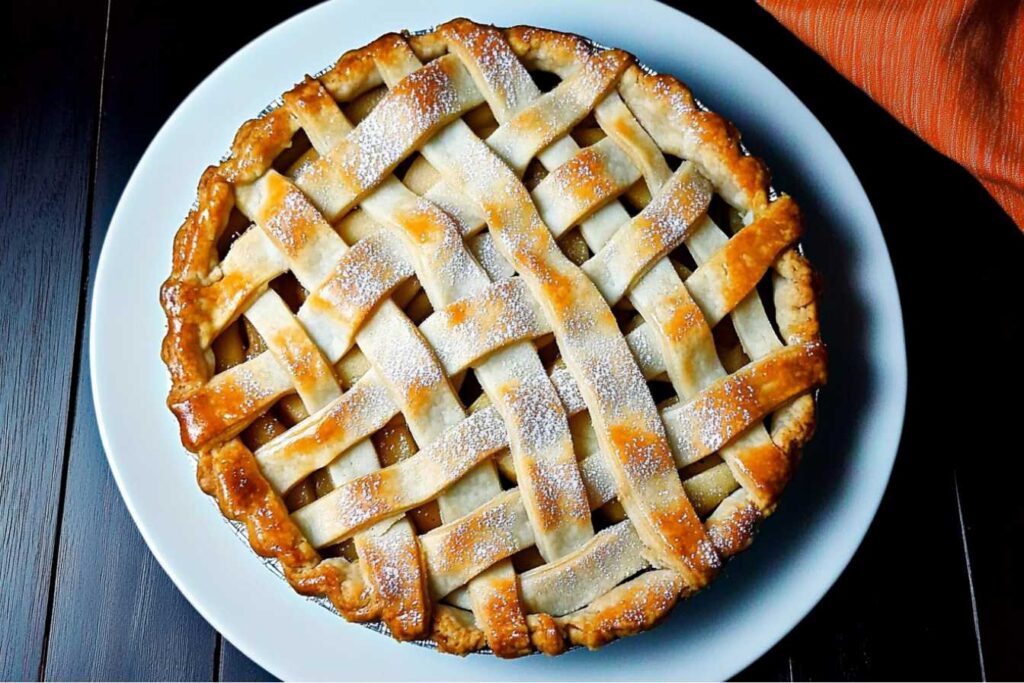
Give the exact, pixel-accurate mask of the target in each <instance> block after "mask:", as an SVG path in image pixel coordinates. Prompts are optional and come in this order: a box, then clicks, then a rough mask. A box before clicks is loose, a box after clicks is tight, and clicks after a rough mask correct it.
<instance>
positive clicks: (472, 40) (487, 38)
mask: <svg viewBox="0 0 1024 683" xmlns="http://www.w3.org/2000/svg"><path fill="white" fill-rule="evenodd" d="M464 43H465V44H466V46H467V47H468V48H469V50H470V53H471V55H472V57H473V59H474V62H475V64H476V65H477V67H478V68H479V70H480V75H481V76H482V77H483V80H484V82H485V83H487V86H488V87H489V88H490V89H491V90H492V91H493V93H494V95H493V96H492V97H488V98H487V99H488V102H490V103H491V107H492V108H493V109H494V111H495V115H496V117H497V118H498V121H499V123H501V122H503V121H504V120H505V119H507V118H508V117H509V116H511V115H512V114H513V113H514V112H516V111H518V109H519V107H521V106H522V105H523V104H524V102H523V101H522V99H523V98H521V97H520V88H519V87H518V86H520V79H523V78H525V79H527V80H529V79H530V75H529V74H528V73H527V72H526V69H524V68H523V66H522V64H520V63H519V59H518V58H517V57H516V55H515V53H514V52H512V48H510V47H509V45H508V43H506V42H505V39H504V37H502V35H501V34H500V33H499V32H498V31H496V30H494V29H492V28H483V27H473V28H472V29H470V30H469V31H467V32H466V35H465V41H464ZM530 83H531V84H532V81H530ZM523 94H524V95H527V96H528V95H529V93H523Z"/></svg>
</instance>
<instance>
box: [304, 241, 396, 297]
mask: <svg viewBox="0 0 1024 683" xmlns="http://www.w3.org/2000/svg"><path fill="white" fill-rule="evenodd" d="M412 275H413V269H412V266H411V265H409V263H408V262H407V261H406V259H405V258H404V255H402V254H400V253H399V251H398V248H397V246H396V245H395V244H394V243H393V242H392V241H391V238H389V237H388V235H387V234H386V233H377V234H375V235H372V236H370V237H367V238H366V239H364V240H362V241H360V242H357V243H356V244H355V246H353V247H352V248H351V249H349V250H348V252H346V253H345V256H344V257H342V259H341V261H339V262H338V265H337V266H336V267H335V269H334V274H333V275H331V277H330V279H329V280H327V282H325V283H324V285H323V287H321V288H320V290H319V291H318V292H317V295H318V296H320V297H321V298H322V299H324V300H325V301H327V302H328V303H330V304H332V305H333V306H335V307H337V308H338V309H340V310H352V309H356V310H367V309H369V308H371V307H373V306H375V305H376V304H377V303H378V302H379V301H380V300H381V299H382V298H384V296H385V295H386V294H387V293H388V292H390V291H391V290H392V289H393V288H394V287H395V286H396V285H398V283H400V282H401V281H402V280H405V279H406V278H408V277H411V276H412Z"/></svg>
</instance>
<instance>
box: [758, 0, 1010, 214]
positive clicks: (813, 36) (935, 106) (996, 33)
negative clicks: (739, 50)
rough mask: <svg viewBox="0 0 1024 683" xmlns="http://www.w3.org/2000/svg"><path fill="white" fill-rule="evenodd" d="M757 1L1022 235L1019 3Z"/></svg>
mask: <svg viewBox="0 0 1024 683" xmlns="http://www.w3.org/2000/svg"><path fill="white" fill-rule="evenodd" d="M757 1H758V2H759V3H760V4H761V6H763V7H764V8H765V9H766V10H768V11H769V12H771V13H772V14H773V15H774V16H775V18H776V19H778V20H779V21H780V22H782V24H784V25H785V26H786V27H787V28H789V30H790V31H792V32H793V33H795V34H796V35H797V37H799V38H800V40H802V41H803V42H804V43H806V44H807V45H809V46H810V47H812V48H813V49H814V50H815V51H816V52H817V53H818V54H820V55H821V56H822V57H824V58H825V59H826V60H828V61H829V63H830V64H832V66H833V67H835V68H836V69H837V70H838V71H839V72H840V73H842V74H843V75H844V76H846V77H847V78H848V79H849V80H850V81H852V82H853V83H854V84H856V85H857V86H858V87H860V88H861V89H862V90H864V91H865V92H866V93H867V94H868V95H870V96H871V98H872V99H874V100H875V101H876V102H878V103H879V104H880V105H882V106H883V107H885V108H886V109H887V110H888V111H889V113H891V114H892V115H893V116H895V117H896V118H897V119H899V120H900V121H901V122H902V123H903V124H904V125H905V126H907V127H909V128H910V129H911V130H913V131H914V132H915V133H917V134H918V135H919V136H921V137H922V138H924V140H926V141H927V142H928V143H929V144H930V145H931V146H932V147H934V148H935V149H937V150H939V151H940V152H942V153H943V154H945V155H946V156H948V157H950V158H952V159H954V160H956V161H957V162H959V163H960V164H961V165H963V166H964V167H966V168H967V169H968V170H969V171H970V172H971V173H973V174H974V176H975V177H977V178H978V180H980V181H981V182H982V184H983V185H984V186H985V188H986V189H987V190H988V191H989V193H990V194H991V195H992V196H993V197H994V198H995V199H996V201H998V202H999V203H1000V204H1001V205H1002V207H1003V208H1004V209H1005V210H1006V212H1007V213H1009V214H1010V216H1011V217H1012V218H1013V220H1014V221H1015V222H1016V223H1017V226H1018V227H1019V228H1021V229H1022V230H1024V2H1021V0H757ZM922 199H923V200H924V201H928V200H927V198H922Z"/></svg>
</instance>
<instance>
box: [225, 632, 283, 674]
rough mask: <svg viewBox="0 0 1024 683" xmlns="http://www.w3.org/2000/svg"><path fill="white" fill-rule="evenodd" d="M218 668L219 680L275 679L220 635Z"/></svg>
mask: <svg viewBox="0 0 1024 683" xmlns="http://www.w3.org/2000/svg"><path fill="white" fill-rule="evenodd" d="M220 642H221V649H220V669H219V675H218V677H217V680H221V681H276V680H277V679H276V678H275V677H274V676H272V675H270V673H268V672H267V671H266V670H265V669H263V668H262V667H261V666H260V665H258V664H256V663H255V662H254V661H252V660H251V659H249V658H248V657H246V656H245V655H244V654H242V653H241V652H240V651H239V650H238V648H236V647H235V646H234V645H232V644H231V643H230V642H229V641H228V639H227V638H224V637H223V636H221V641H220Z"/></svg>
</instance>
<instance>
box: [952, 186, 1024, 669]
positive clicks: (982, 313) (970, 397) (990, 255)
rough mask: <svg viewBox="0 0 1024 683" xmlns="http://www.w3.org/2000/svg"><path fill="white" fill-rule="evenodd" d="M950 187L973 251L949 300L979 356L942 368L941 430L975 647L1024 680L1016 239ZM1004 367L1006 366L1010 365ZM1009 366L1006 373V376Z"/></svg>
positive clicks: (997, 217)
mask: <svg viewBox="0 0 1024 683" xmlns="http://www.w3.org/2000/svg"><path fill="white" fill-rule="evenodd" d="M966 189H967V191H965V192H963V193H962V194H960V195H958V197H959V201H957V202H956V206H955V207H952V212H953V213H952V215H950V217H949V221H948V224H949V225H961V226H964V227H965V233H966V231H967V230H970V231H971V233H970V239H971V240H972V241H973V240H976V242H975V243H976V244H977V245H978V249H977V255H976V256H975V257H974V258H971V259H969V260H968V261H967V262H966V263H963V266H964V267H965V270H966V272H965V273H964V275H963V276H961V278H960V280H961V282H962V283H963V284H962V285H961V286H960V287H957V288H955V289H954V292H952V293H951V294H952V295H953V296H954V297H955V298H954V301H953V302H951V306H952V307H957V308H958V309H959V310H963V311H971V313H970V314H969V315H970V318H971V319H972V320H973V321H974V322H973V323H972V327H973V333H972V332H970V331H969V332H967V333H966V335H965V337H966V339H965V342H967V343H970V342H971V341H972V340H973V341H974V343H975V344H976V345H977V346H976V348H977V349H978V350H979V351H980V358H979V360H980V359H981V358H983V359H984V361H983V362H982V363H980V364H978V365H977V366H976V367H974V368H964V369H963V371H962V372H954V373H950V374H951V375H952V376H951V377H947V379H948V380H950V382H951V385H952V386H951V387H950V389H949V395H950V396H955V397H957V398H959V399H960V400H959V405H960V407H959V408H958V409H956V410H949V409H947V414H949V415H950V417H951V418H954V419H955V421H956V427H955V428H951V429H949V430H948V432H949V434H948V436H949V437H950V438H951V440H952V443H953V445H954V446H955V450H954V453H955V454H956V455H954V456H952V459H953V460H954V468H955V472H956V479H955V482H956V490H955V492H956V495H957V500H958V502H959V503H960V510H959V511H960V521H961V524H962V527H961V529H962V532H963V534H962V538H961V541H962V543H963V544H964V547H965V550H967V551H969V552H968V555H967V557H966V562H967V563H968V564H967V567H968V569H969V570H970V572H971V574H972V576H973V579H974V592H973V594H972V596H971V597H972V603H973V605H974V607H975V608H976V611H975V615H974V616H975V619H976V621H975V624H974V626H975V628H976V630H977V633H976V636H977V638H978V647H979V650H980V653H979V654H980V656H981V657H983V659H984V663H985V673H986V675H987V676H988V678H989V679H991V680H1001V681H1007V680H1024V656H1021V651H1020V644H1021V643H1022V642H1024V583H1022V581H1021V577H1022V576H1024V540H1022V539H1024V503H1021V498H1020V495H1019V494H1017V493H1016V492H1015V490H1014V488H1013V487H1014V484H1015V483H1016V482H1019V481H1021V480H1022V478H1024V461H1022V460H1021V458H1020V454H1021V450H1022V448H1021V445H1020V440H1019V438H1018V437H1016V435H1015V434H1014V426H1015V425H1017V424H1019V423H1018V422H1017V421H1018V420H1019V419H1020V411H1021V406H1022V400H1021V398H1020V390H1019V382H1020V377H1021V372H1020V370H1019V363H1020V360H1019V354H1020V350H1021V349H1022V348H1024V315H1022V314H1021V312H1022V304H1021V302H1022V301H1024V277H1022V276H1021V264H1024V239H1022V238H1021V235H1020V232H1019V230H1018V228H1017V226H1016V225H1014V224H1013V222H1012V221H1011V220H1010V219H1009V217H1008V216H1007V215H1006V214H1005V213H1003V212H1002V210H1001V209H1000V208H999V207H998V206H996V205H995V203H994V202H992V201H991V200H990V199H988V197H987V196H985V195H984V192H983V190H982V188H980V187H978V186H974V187H973V188H966ZM1008 370H1009V373H1008ZM1008 375H1009V376H1008Z"/></svg>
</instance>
